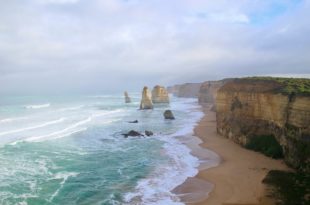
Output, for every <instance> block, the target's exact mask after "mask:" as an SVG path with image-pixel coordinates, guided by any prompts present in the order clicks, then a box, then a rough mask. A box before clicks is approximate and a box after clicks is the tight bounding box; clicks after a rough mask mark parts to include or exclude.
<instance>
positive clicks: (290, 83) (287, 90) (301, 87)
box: [240, 77, 310, 96]
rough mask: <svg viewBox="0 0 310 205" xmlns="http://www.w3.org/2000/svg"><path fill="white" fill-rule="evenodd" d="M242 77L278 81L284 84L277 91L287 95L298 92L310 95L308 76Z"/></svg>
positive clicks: (297, 93) (298, 93)
mask: <svg viewBox="0 0 310 205" xmlns="http://www.w3.org/2000/svg"><path fill="white" fill-rule="evenodd" d="M240 79H247V80H257V81H266V82H276V83H279V84H281V85H282V86H280V88H279V89H277V90H275V91H277V92H280V93H283V94H287V95H292V94H296V95H307V96H310V79H308V78H280V77H247V78H240Z"/></svg>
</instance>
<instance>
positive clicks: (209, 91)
mask: <svg viewBox="0 0 310 205" xmlns="http://www.w3.org/2000/svg"><path fill="white" fill-rule="evenodd" d="M231 80H232V79H224V80H219V81H206V82H204V83H202V85H201V86H200V89H199V94H198V101H199V103H201V104H203V103H212V104H213V103H215V99H216V95H217V91H218V90H219V89H220V88H221V87H222V86H223V85H224V84H225V83H227V82H229V81H231Z"/></svg>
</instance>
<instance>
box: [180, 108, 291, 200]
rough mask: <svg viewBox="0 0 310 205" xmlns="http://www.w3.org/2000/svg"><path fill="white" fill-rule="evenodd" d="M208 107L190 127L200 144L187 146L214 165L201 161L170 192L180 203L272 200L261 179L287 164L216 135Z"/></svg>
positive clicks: (212, 113)
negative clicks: (194, 171) (191, 174)
mask: <svg viewBox="0 0 310 205" xmlns="http://www.w3.org/2000/svg"><path fill="white" fill-rule="evenodd" d="M210 108H211V105H206V106H205V107H204V108H203V109H204V110H203V111H204V113H205V116H204V117H203V119H202V120H201V121H200V122H199V124H198V125H197V126H196V127H195V129H194V132H195V135H196V136H197V137H199V138H200V139H201V141H202V142H201V144H200V147H199V148H197V147H196V148H195V147H191V146H190V147H191V149H192V150H193V151H192V152H193V154H194V155H196V156H197V157H199V159H200V160H202V161H207V160H208V159H209V160H213V161H214V162H215V166H216V167H208V166H204V165H203V163H202V166H201V167H200V171H199V173H198V174H197V176H196V177H194V178H189V179H188V180H187V181H186V182H185V183H184V184H182V185H180V186H179V187H177V188H176V189H175V190H174V192H175V193H177V194H179V197H180V198H181V200H182V201H183V202H184V203H186V204H191V205H192V204H195V205H204V204H207V205H241V204H242V205H257V204H260V205H262V204H264V205H271V204H274V202H273V200H272V199H270V198H268V197H265V196H266V194H267V187H266V186H265V185H264V184H262V180H263V179H264V177H265V176H266V174H267V173H268V171H269V170H289V168H288V167H287V166H286V165H285V164H284V162H283V161H282V160H274V159H271V158H268V157H266V156H264V155H263V154H260V153H257V152H254V151H250V150H247V149H244V148H242V147H241V146H240V145H238V144H235V143H234V142H232V141H230V140H228V139H227V138H224V137H222V136H219V135H218V134H217V133H216V115H215V112H212V111H210ZM205 148H207V149H205ZM203 150H205V151H203ZM210 150H211V151H214V152H215V153H216V154H217V155H214V154H212V152H211V157H210ZM216 160H218V163H217V164H216ZM213 164H214V163H213ZM211 190H212V191H211ZM208 192H210V193H208Z"/></svg>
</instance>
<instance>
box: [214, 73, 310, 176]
mask: <svg viewBox="0 0 310 205" xmlns="http://www.w3.org/2000/svg"><path fill="white" fill-rule="evenodd" d="M309 88H310V80H309V79H300V80H298V79H296V80H294V81H292V80H291V79H271V78H268V79H264V78H245V79H235V80H232V81H230V82H227V83H226V84H225V85H223V86H222V87H221V88H220V89H219V90H218V92H217V95H216V111H217V131H218V133H219V134H221V135H224V136H226V137H228V138H230V139H232V140H233V141H235V142H237V143H239V144H241V145H243V146H247V145H249V144H251V143H252V142H253V141H254V140H256V139H257V138H261V139H263V138H264V139H265V138H267V139H268V138H272V137H274V138H275V139H276V140H277V142H278V143H279V145H280V146H281V148H282V151H283V156H284V159H285V161H286V162H287V163H288V164H289V165H291V166H292V167H294V168H297V169H300V170H306V171H309V170H310V92H308V90H307V89H309ZM267 145H268V142H267ZM266 149H272V148H268V147H267V148H266ZM265 151H266V152H269V151H270V152H271V151H272V150H265Z"/></svg>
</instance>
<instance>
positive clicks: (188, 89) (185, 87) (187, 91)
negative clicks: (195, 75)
mask: <svg viewBox="0 0 310 205" xmlns="http://www.w3.org/2000/svg"><path fill="white" fill-rule="evenodd" d="M201 85H202V83H185V84H181V85H174V86H169V87H168V88H167V90H168V92H169V93H172V94H173V95H174V96H176V97H183V98H197V97H198V95H199V90H200V86H201Z"/></svg>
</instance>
